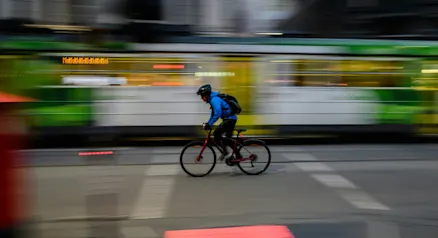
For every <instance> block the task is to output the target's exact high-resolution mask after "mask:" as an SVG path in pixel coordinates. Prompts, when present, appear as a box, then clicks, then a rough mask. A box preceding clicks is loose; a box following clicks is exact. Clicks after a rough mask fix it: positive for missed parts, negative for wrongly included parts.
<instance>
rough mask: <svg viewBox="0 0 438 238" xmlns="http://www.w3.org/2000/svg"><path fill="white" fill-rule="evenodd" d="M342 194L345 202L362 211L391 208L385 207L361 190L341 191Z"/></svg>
mask: <svg viewBox="0 0 438 238" xmlns="http://www.w3.org/2000/svg"><path fill="white" fill-rule="evenodd" d="M340 194H341V196H342V197H343V198H344V199H345V200H347V201H348V202H350V203H351V204H352V205H354V206H355V207H357V208H360V209H370V210H390V208H389V207H387V206H385V205H383V204H382V203H380V202H379V201H377V200H376V199H374V198H373V197H371V196H370V195H368V194H366V193H365V192H362V191H359V190H346V191H341V192H340Z"/></svg>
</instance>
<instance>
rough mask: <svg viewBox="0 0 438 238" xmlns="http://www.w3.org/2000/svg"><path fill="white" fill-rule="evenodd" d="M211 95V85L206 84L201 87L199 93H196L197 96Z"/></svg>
mask: <svg viewBox="0 0 438 238" xmlns="http://www.w3.org/2000/svg"><path fill="white" fill-rule="evenodd" d="M210 93H211V85H210V84H206V85H203V86H201V87H200V88H199V89H198V92H196V94H197V95H205V94H208V95H210Z"/></svg>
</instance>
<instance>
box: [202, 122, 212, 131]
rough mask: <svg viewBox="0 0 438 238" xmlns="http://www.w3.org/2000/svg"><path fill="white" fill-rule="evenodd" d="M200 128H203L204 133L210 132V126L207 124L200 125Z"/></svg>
mask: <svg viewBox="0 0 438 238" xmlns="http://www.w3.org/2000/svg"><path fill="white" fill-rule="evenodd" d="M202 127H204V130H206V131H208V130H211V126H210V124H208V123H204V124H202Z"/></svg>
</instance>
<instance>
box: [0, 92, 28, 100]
mask: <svg viewBox="0 0 438 238" xmlns="http://www.w3.org/2000/svg"><path fill="white" fill-rule="evenodd" d="M33 101H35V100H34V99H32V98H27V97H22V96H17V95H13V94H8V93H3V92H0V103H19V102H33Z"/></svg>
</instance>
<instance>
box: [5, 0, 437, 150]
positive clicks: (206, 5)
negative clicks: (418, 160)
mask: <svg viewBox="0 0 438 238" xmlns="http://www.w3.org/2000/svg"><path fill="white" fill-rule="evenodd" d="M436 10H438V1H433V0H348V1H347V0H331V1H327V0H306V1H300V0H270V1H264V0H147V1H146V0H129V1H128V0H99V1H97V0H87V1H83V0H32V1H24V0H0V19H1V20H0V50H1V52H2V53H1V55H0V85H1V86H0V88H1V91H4V92H8V93H13V94H18V95H22V96H28V97H31V98H34V99H35V100H36V101H35V102H32V103H27V104H25V105H23V106H22V108H21V111H20V112H21V113H22V114H23V115H26V118H27V122H28V125H29V126H30V127H31V128H32V132H33V133H32V135H33V138H34V139H37V141H44V142H48V141H51V142H50V143H48V144H49V145H48V146H55V144H59V143H61V142H62V143H64V145H63V146H66V145H69V144H71V143H72V142H83V141H86V139H87V138H89V137H90V136H93V135H102V136H104V137H108V138H112V140H113V141H118V142H117V143H121V141H124V142H128V143H129V141H138V140H148V139H151V138H155V139H157V138H159V139H160V140H168V139H171V138H192V137H198V136H202V135H203V134H202V132H201V131H200V124H201V123H202V122H203V121H205V120H206V119H207V118H208V116H209V108H208V106H207V105H205V104H203V103H201V101H200V99H199V98H197V97H196V95H195V92H196V88H197V87H199V86H200V85H202V84H205V83H210V84H212V85H213V87H214V89H215V90H219V91H222V92H226V93H229V94H232V95H234V96H235V97H237V99H238V100H239V102H240V104H241V106H242V107H243V112H242V114H241V115H239V122H238V125H239V126H245V127H248V128H249V130H248V132H247V134H248V136H251V135H253V136H264V137H281V138H284V137H290V136H292V135H298V134H300V135H302V134H304V135H307V134H312V135H327V134H339V133H359V132H361V133H365V132H374V133H399V134H404V135H418V134H427V133H436V131H435V129H434V125H436V123H437V122H438V119H437V117H435V113H436V108H437V106H438V104H437V103H436V102H437V101H436V97H435V95H436V92H435V91H436V86H437V84H438V78H437V76H438V64H437V63H438V61H437V58H436V54H437V53H438V43H436V42H435V41H434V40H436V38H437V37H438V32H437V31H436V26H437V24H438V22H437V16H436V14H435V13H434V12H436ZM59 138H62V140H59ZM55 142H56V143H55ZM46 144H47V143H46Z"/></svg>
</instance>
